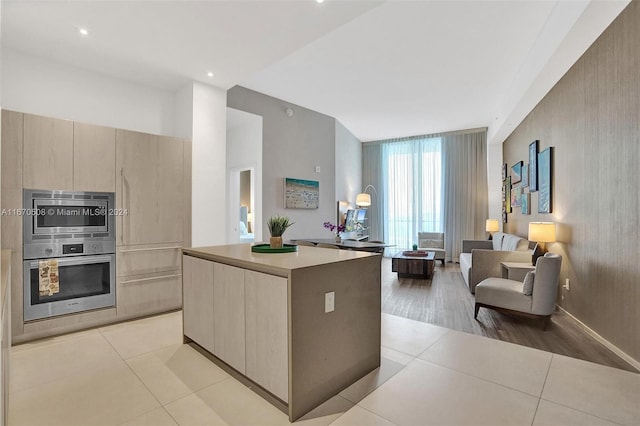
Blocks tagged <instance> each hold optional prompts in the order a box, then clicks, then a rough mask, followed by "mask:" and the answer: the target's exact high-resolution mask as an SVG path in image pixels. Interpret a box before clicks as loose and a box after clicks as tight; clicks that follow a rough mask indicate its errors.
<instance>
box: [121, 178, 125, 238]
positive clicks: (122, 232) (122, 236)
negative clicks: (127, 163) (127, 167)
mask: <svg viewBox="0 0 640 426" xmlns="http://www.w3.org/2000/svg"><path fill="white" fill-rule="evenodd" d="M120 193H121V194H122V210H124V167H122V168H121V169H120ZM125 220H126V219H125V218H124V217H122V229H121V230H120V243H121V244H124V221H125Z"/></svg>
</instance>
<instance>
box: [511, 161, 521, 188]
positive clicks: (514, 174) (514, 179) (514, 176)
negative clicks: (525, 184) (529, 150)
mask: <svg viewBox="0 0 640 426" xmlns="http://www.w3.org/2000/svg"><path fill="white" fill-rule="evenodd" d="M521 180H522V161H518V162H517V163H516V164H514V165H513V166H511V183H512V184H514V183H518V182H520V181H521Z"/></svg>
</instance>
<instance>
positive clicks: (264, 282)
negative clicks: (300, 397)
mask: <svg viewBox="0 0 640 426" xmlns="http://www.w3.org/2000/svg"><path fill="white" fill-rule="evenodd" d="M245 295H246V307H245V309H246V313H245V317H246V333H247V334H246V336H247V341H246V345H247V346H246V354H247V355H246V356H247V361H246V365H247V377H249V378H250V379H251V380H253V381H255V382H256V383H258V384H259V385H261V386H263V387H264V388H265V389H267V390H269V391H270V392H272V393H273V394H274V395H276V396H277V397H278V398H280V399H282V400H283V401H285V402H288V397H289V393H288V390H289V373H288V371H289V368H288V365H289V358H288V346H287V335H288V332H287V279H286V278H281V277H275V276H273V275H267V274H262V273H260V272H254V271H246V273H245Z"/></svg>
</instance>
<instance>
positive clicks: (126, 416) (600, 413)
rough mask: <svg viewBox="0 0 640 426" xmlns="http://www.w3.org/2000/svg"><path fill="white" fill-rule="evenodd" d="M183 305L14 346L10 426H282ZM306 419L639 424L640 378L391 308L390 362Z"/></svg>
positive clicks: (386, 357)
mask: <svg viewBox="0 0 640 426" xmlns="http://www.w3.org/2000/svg"><path fill="white" fill-rule="evenodd" d="M181 333H182V324H181V313H180V312H175V313H170V314H165V315H159V316H157V317H152V318H145V319H142V320H138V321H132V322H127V323H123V324H116V325H112V326H108V327H103V328H99V329H95V330H89V331H84V332H79V333H74V334H70V335H66V336H61V337H56V338H51V339H45V340H40V341H37V342H32V343H28V344H24V345H20V346H16V347H14V348H13V349H12V353H11V386H10V404H9V408H10V411H9V424H10V425H153V426H163V425H176V424H178V425H284V424H287V423H288V421H287V417H286V416H285V414H283V413H282V412H281V411H279V410H277V409H276V408H275V407H273V406H272V405H270V404H269V403H267V402H266V401H264V400H263V399H262V398H260V397H259V396H258V395H256V394H255V393H253V392H252V391H251V390H250V389H248V388H247V387H245V386H244V385H242V384H240V382H238V381H236V380H235V379H233V378H231V377H230V376H229V375H228V374H227V373H225V372H224V371H222V370H221V369H219V368H218V367H217V366H215V365H214V364H212V363H211V362H210V361H209V360H207V359H206V358H205V357H204V356H202V355H201V354H200V353H199V352H198V351H196V350H195V349H193V348H192V347H191V346H189V345H183V344H182V334H181ZM298 423H299V424H302V425H322V426H325V425H330V424H331V425H341V426H345V425H387V426H389V425H397V426H400V425H412V426H415V425H459V424H463V425H616V424H623V425H638V424H640V375H638V374H634V373H629V372H626V371H622V370H617V369H614V368H610V367H604V366H601V365H598V364H593V363H589V362H585V361H581V360H576V359H572V358H567V357H564V356H559V355H553V354H551V353H548V352H543V351H539V350H536V349H531V348H526V347H523V346H518V345H514V344H511V343H506V342H501V341H497V340H493V339H489V338H486V337H480V336H475V335H470V334H465V333H461V332H458V331H453V330H448V329H445V328H442V327H438V326H434V325H430V324H425V323H421V322H417V321H413V320H409V319H406V318H401V317H396V316H392V315H386V314H383V322H382V365H381V367H380V368H379V369H377V370H376V371H374V372H372V373H370V374H369V375H367V376H366V377H364V378H362V379H361V380H360V381H359V382H357V383H355V384H354V385H353V386H351V387H350V388H348V389H345V390H344V391H342V392H341V393H340V394H339V395H336V396H335V397H334V398H332V399H331V400H329V401H328V402H327V403H325V404H324V405H322V406H321V407H318V408H317V409H315V410H314V411H312V412H311V413H309V414H307V415H306V416H305V417H303V418H302V419H301V420H299V421H298V422H296V424H298Z"/></svg>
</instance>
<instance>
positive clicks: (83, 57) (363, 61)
mask: <svg viewBox="0 0 640 426" xmlns="http://www.w3.org/2000/svg"><path fill="white" fill-rule="evenodd" d="M628 2H629V0H619V1H616V0H613V1H611V0H608V1H589V0H582V1H581V0H565V1H551V0H548V1H484V0H475V1H473V0H471V1H427V0H414V1H408V0H392V1H364V0H362V1H356V0H351V1H344V0H325V2H324V3H323V4H317V3H316V2H315V1H314V0H286V1H275V0H262V1H241V0H233V1H232V0H227V1H222V0H218V1H186V0H173V1H151V0H143V1H115V0H114V1H99V2H96V1H88V0H82V1H80V0H78V1H56V0H42V1H30V0H20V1H16V0H2V11H1V12H2V15H1V16H2V22H1V24H2V39H1V42H2V46H4V47H10V48H13V49H16V50H19V51H22V52H26V53H29V54H32V55H36V56H41V57H44V58H47V59H51V60H54V61H58V62H62V63H68V64H71V65H74V66H77V67H80V68H84V69H88V70H93V71H97V72H100V73H104V74H108V75H112V76H115V77H118V78H122V79H125V80H129V81H135V82H138V83H142V84H145V85H149V86H153V87H158V88H162V89H165V90H172V91H173V90H177V89H178V88H180V87H182V86H184V85H185V84H187V83H188V82H189V81H192V80H196V81H200V82H204V83H207V84H211V85H214V86H218V87H221V88H224V89H228V88H231V87H233V86H234V85H236V84H240V85H242V86H245V87H248V88H251V89H254V90H257V91H259V92H262V93H265V94H268V95H271V96H274V97H277V98H280V99H283V100H286V101H288V102H291V103H295V104H298V105H301V106H304V107H307V108H310V109H313V110H316V111H319V112H322V113H324V114H327V115H331V116H333V117H336V118H337V119H338V120H340V121H341V122H342V123H343V124H344V125H345V126H346V127H347V128H348V129H349V130H351V131H352V132H353V133H354V134H355V135H356V136H357V137H358V138H360V139H361V140H363V141H366V140H378V139H385V138H392V137H401V136H409V135H417V134H425V133H435V132H442V131H450V130H459V129H466V128H475V127H489V139H490V141H491V142H501V141H502V140H504V138H505V137H506V136H508V134H509V133H510V132H511V130H512V129H513V128H514V127H515V126H516V125H517V124H518V123H519V122H520V120H521V119H522V118H524V116H526V114H527V113H528V112H529V111H530V110H531V108H533V107H534V106H535V104H536V103H537V102H538V101H539V100H540V98H541V97H542V96H544V94H545V93H546V92H547V91H548V90H549V89H550V88H551V87H552V86H553V84H555V82H557V80H558V79H559V78H560V77H561V76H562V74H564V72H565V71H566V70H567V69H568V68H569V67H570V66H571V64H573V63H574V62H575V60H576V59H577V58H578V57H579V56H580V55H581V54H582V53H583V52H584V50H585V49H586V48H587V47H588V46H589V45H590V44H591V42H593V40H595V38H597V36H598V35H599V34H600V33H601V32H602V31H603V30H604V28H606V26H608V25H609V23H610V22H611V21H612V20H613V19H614V18H615V16H617V15H618V13H619V12H620V11H621V10H622V9H623V8H624V7H625V6H626V4H627V3H628ZM78 27H86V28H88V30H89V31H90V34H89V36H88V37H85V38H83V37H80V36H79V35H78V33H77V28H78ZM207 71H212V72H213V73H215V76H214V77H213V78H208V77H207V76H206V73H207Z"/></svg>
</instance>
